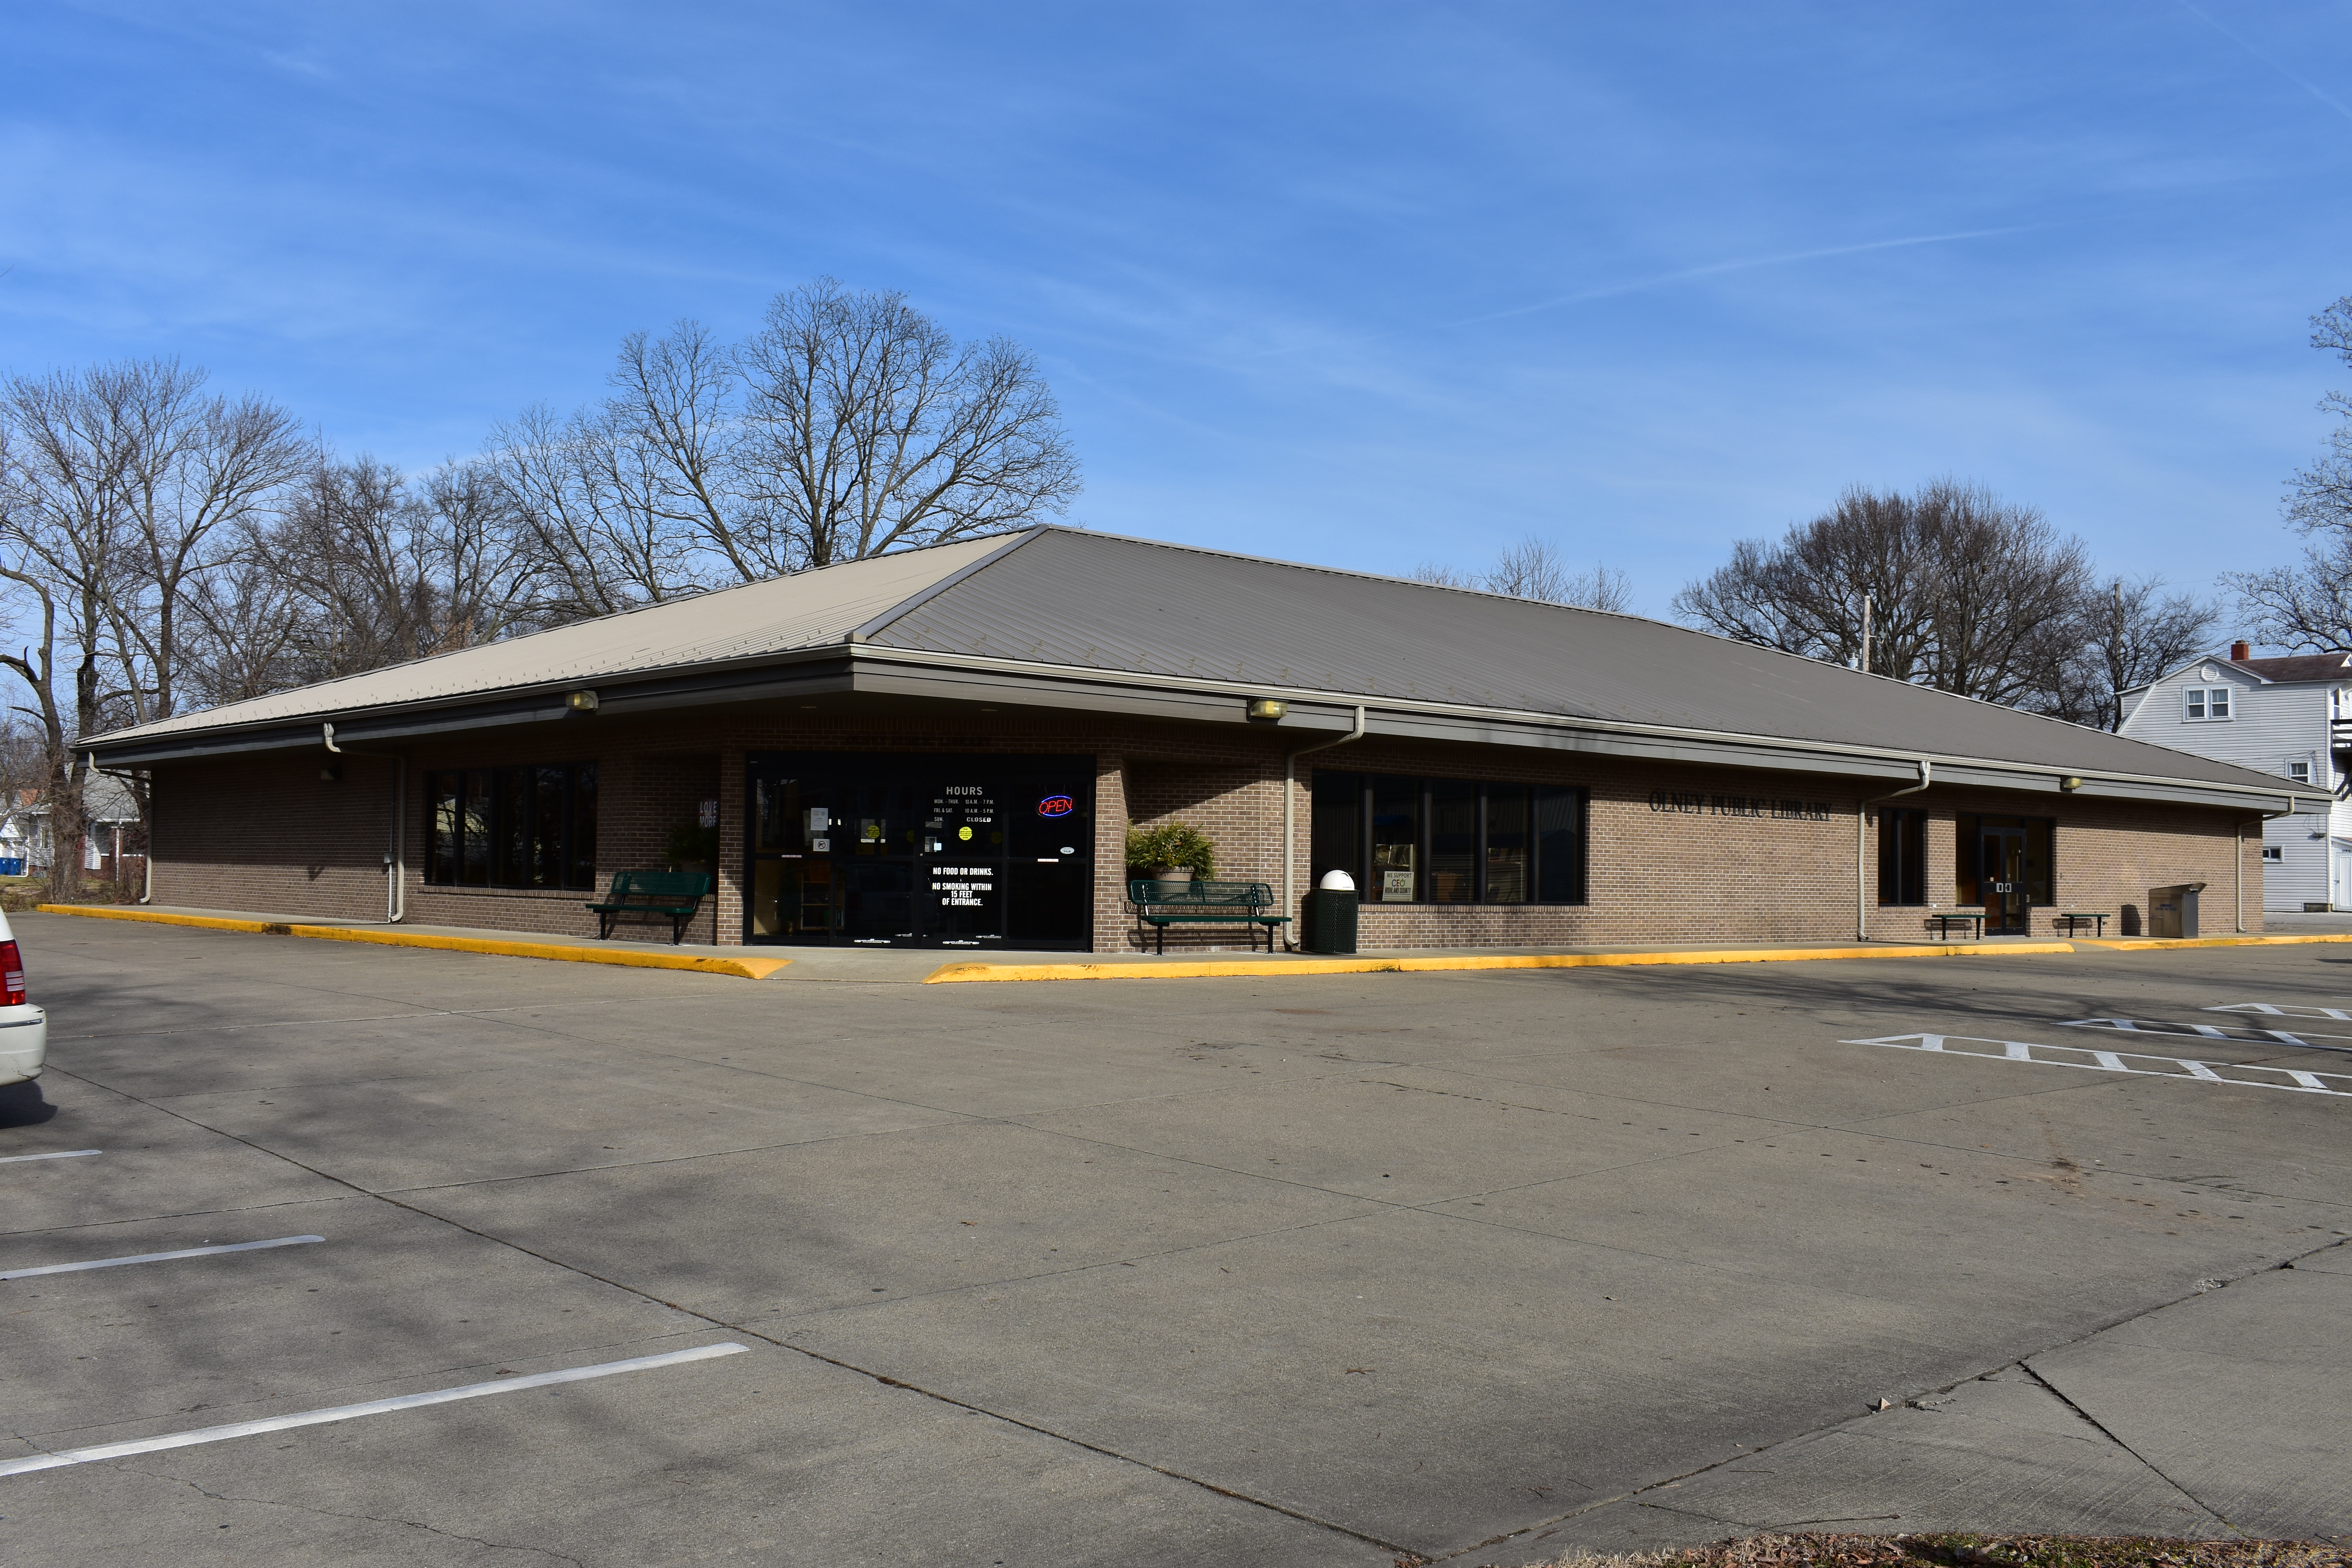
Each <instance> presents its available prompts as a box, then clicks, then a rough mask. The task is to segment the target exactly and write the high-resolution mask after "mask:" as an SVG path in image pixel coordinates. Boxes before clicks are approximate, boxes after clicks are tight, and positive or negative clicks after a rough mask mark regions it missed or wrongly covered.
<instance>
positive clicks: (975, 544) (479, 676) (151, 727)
mask: <svg viewBox="0 0 2352 1568" xmlns="http://www.w3.org/2000/svg"><path fill="white" fill-rule="evenodd" d="M1006 543H1007V541H1006V540H1005V539H1003V538H1002V537H999V538H993V539H975V540H971V541H967V542H963V543H961V544H943V545H940V546H938V547H937V548H935V549H931V550H909V551H904V552H900V553H898V554H895V555H877V556H875V557H874V558H872V559H871V560H866V561H853V562H849V563H845V564H843V565H839V566H828V567H824V568H823V569H822V570H819V571H815V572H803V573H800V574H797V575H795V576H791V577H779V578H776V579H774V580H773V581H772V582H767V583H753V584H748V585H746V586H744V587H740V588H728V589H724V590H722V591H720V592H719V593H716V594H704V595H698V596H697V597H695V598H691V599H678V600H673V601H672V602H670V603H668V604H664V605H647V606H646V607H645V608H643V609H637V610H629V611H626V612H625V613H623V614H621V615H617V616H600V617H598V618H597V619H595V620H593V621H582V622H579V623H577V624H576V625H572V626H559V627H557V628H556V629H555V630H553V631H550V632H536V633H533V634H532V635H530V636H529V637H509V638H508V639H506V640H505V641H503V642H494V643H487V644H484V645H483V646H482V647H469V648H461V649H459V650H458V651H457V652H455V653H445V654H437V655H436V656H434V657H433V658H420V659H415V660H414V661H412V662H410V663H407V664H395V665H393V666H391V667H390V668H384V669H372V670H369V671H368V672H367V673H366V674H364V675H351V676H345V677H344V678H343V679H341V680H323V681H320V683H318V684H317V685H315V686H303V687H298V688H296V689H294V690H291V691H280V692H278V693H277V694H276V695H274V696H269V697H257V698H255V699H254V700H251V701H249V702H232V703H230V704H228V705H227V706H226V707H222V708H212V709H207V710H205V711H204V712H201V713H187V714H182V715H181V716H179V717H178V718H174V719H166V720H163V721H160V722H157V723H153V724H146V725H142V726H141V727H140V728H138V729H135V730H123V731H116V732H115V733H113V734H111V735H107V736H103V737H99V739H102V740H104V741H107V742H122V741H131V740H138V741H144V740H149V739H152V738H158V737H162V736H166V735H180V734H193V733H197V732H200V731H206V730H216V729H226V728H230V727H235V726H243V725H252V724H272V723H285V722H292V721H299V720H303V719H313V718H315V719H319V720H322V721H324V720H331V719H337V718H340V717H342V716H343V715H346V714H351V713H359V712H365V711H367V710H370V709H375V708H386V707H394V706H398V705H402V704H408V703H416V702H431V701H445V700H450V699H453V698H464V697H477V696H481V697H487V696H490V695H492V694H494V693H498V692H504V691H513V690H516V689H521V688H526V687H543V686H548V685H552V684H559V683H565V682H575V683H582V684H585V683H588V682H593V681H596V680H606V679H614V678H616V677H621V676H629V675H644V674H650V673H653V672H655V671H658V670H666V669H678V668H689V667H692V666H695V665H701V664H715V663H719V662H723V661H727V660H731V659H742V658H756V657H757V656H759V655H761V654H781V653H790V652H793V651H794V650H796V649H800V648H808V647H823V646H824V645H826V644H829V643H837V642H840V641H842V640H843V639H844V638H845V637H847V636H848V635H849V634H850V633H851V632H852V631H855V630H856V628H857V627H858V626H862V625H864V624H865V623H866V621H868V620H871V619H873V618H874V617H875V616H879V615H881V614H882V613H884V612H885V611H887V610H889V609H891V608H893V607H895V606H897V605H903V604H905V603H906V602H907V601H908V599H910V598H914V597H916V596H917V595H920V594H921V593H923V592H924V591H925V590H926V589H929V588H931V587H934V586H936V585H937V584H939V583H940V582H941V581H943V580H945V579H946V578H949V577H951V576H953V575H954V574H956V573H958V572H960V571H961V570H962V569H963V568H965V567H966V566H969V565H971V563H974V562H976V561H980V560H982V559H984V558H985V557H986V556H987V555H988V554H989V552H992V551H996V550H1002V549H1003V548H1004V547H1005V545H1006Z"/></svg>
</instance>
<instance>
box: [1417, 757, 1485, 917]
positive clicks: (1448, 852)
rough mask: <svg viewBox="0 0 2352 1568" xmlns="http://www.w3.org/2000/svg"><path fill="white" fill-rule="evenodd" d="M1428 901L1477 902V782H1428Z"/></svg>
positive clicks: (1434, 902) (1449, 780) (1448, 780)
mask: <svg viewBox="0 0 2352 1568" xmlns="http://www.w3.org/2000/svg"><path fill="white" fill-rule="evenodd" d="M1428 894H1429V901H1430V902H1431V903H1433V904H1471V903H1475V902H1477V901H1478V785H1477V784H1475V783H1473V782H1472V781H1470V780H1468V779H1432V780H1430V781H1429V888H1428Z"/></svg>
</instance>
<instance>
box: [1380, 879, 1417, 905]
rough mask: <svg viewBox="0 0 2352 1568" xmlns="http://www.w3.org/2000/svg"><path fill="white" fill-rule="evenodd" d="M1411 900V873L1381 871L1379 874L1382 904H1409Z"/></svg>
mask: <svg viewBox="0 0 2352 1568" xmlns="http://www.w3.org/2000/svg"><path fill="white" fill-rule="evenodd" d="M1397 900H1405V901H1407V902H1411V901H1412V872H1410V871H1383V872H1381V901H1382V902H1383V903H1394V902H1396V901H1397Z"/></svg>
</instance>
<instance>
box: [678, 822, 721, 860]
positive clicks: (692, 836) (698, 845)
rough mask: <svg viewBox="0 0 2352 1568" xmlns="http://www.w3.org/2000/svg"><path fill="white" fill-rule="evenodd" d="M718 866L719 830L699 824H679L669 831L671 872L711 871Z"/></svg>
mask: <svg viewBox="0 0 2352 1568" xmlns="http://www.w3.org/2000/svg"><path fill="white" fill-rule="evenodd" d="M718 865H719V829H718V828H716V827H705V826H702V825H701V824H699V823H694V822H681V823H679V824H678V825H677V826H676V827H675V828H673V829H671V830H670V836H669V868H670V869H671V870H673V871H706V872H707V871H711V870H715V869H717V868H718Z"/></svg>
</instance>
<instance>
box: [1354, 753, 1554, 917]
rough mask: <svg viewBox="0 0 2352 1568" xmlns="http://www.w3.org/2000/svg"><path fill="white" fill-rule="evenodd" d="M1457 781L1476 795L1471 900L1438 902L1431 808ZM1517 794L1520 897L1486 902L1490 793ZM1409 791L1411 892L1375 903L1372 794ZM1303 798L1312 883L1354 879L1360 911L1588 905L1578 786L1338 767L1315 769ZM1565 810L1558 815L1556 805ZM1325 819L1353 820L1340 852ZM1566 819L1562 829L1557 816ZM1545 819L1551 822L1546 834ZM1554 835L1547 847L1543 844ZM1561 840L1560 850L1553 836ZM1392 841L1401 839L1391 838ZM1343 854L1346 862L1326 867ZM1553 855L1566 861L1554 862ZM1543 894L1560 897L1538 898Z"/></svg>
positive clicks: (1490, 896)
mask: <svg viewBox="0 0 2352 1568" xmlns="http://www.w3.org/2000/svg"><path fill="white" fill-rule="evenodd" d="M1464 784H1468V785H1471V786H1473V787H1474V788H1475V791H1476V795H1475V810H1474V820H1475V824H1476V826H1475V829H1474V830H1473V831H1474V837H1475V844H1474V845H1473V847H1472V848H1471V851H1470V856H1471V877H1470V883H1471V886H1470V897H1469V898H1467V899H1457V900H1446V901H1444V902H1440V901H1439V900H1436V899H1434V898H1433V897H1432V896H1431V894H1432V891H1433V888H1432V882H1433V875H1434V870H1435V868H1434V867H1433V864H1432V848H1433V838H1434V837H1435V834H1436V825H1435V816H1436V811H1435V805H1436V799H1435V797H1436V793H1437V789H1438V786H1440V785H1445V786H1449V789H1458V788H1459V787H1460V786H1462V785H1464ZM1497 791H1501V792H1504V793H1507V794H1518V795H1523V796H1524V797H1525V798H1526V800H1527V811H1526V814H1525V816H1526V821H1525V824H1524V826H1523V827H1522V829H1521V830H1520V836H1521V837H1523V838H1524V840H1525V843H1524V846H1523V848H1522V850H1521V853H1522V854H1523V855H1524V857H1525V859H1524V867H1525V869H1524V871H1523V873H1522V876H1523V880H1524V882H1525V886H1526V896H1525V897H1524V898H1519V899H1512V900H1496V899H1495V898H1494V897H1493V893H1494V887H1493V883H1492V879H1491V878H1490V876H1489V872H1490V869H1491V866H1492V855H1493V852H1494V849H1495V846H1494V845H1493V844H1492V843H1491V842H1490V837H1491V833H1492V826H1493V821H1494V813H1493V811H1492V805H1493V801H1494V797H1495V795H1496V792H1497ZM1408 792H1409V793H1410V796H1411V798H1412V801H1413V806H1414V816H1415V819H1416V820H1415V821H1414V823H1413V826H1412V840H1411V847H1412V861H1413V864H1412V879H1413V891H1412V897H1411V898H1410V899H1380V898H1375V897H1373V896H1371V895H1372V894H1373V893H1374V891H1375V882H1374V879H1375V878H1376V877H1378V876H1379V875H1380V871H1379V870H1376V869H1375V868H1374V867H1373V861H1372V851H1373V834H1374V824H1373V802H1374V800H1375V798H1376V796H1377V797H1379V798H1385V799H1388V800H1391V801H1393V800H1395V799H1397V798H1400V797H1402V796H1403V795H1407V794H1408ZM1307 794H1308V799H1309V802H1310V805H1311V808H1312V809H1313V812H1314V817H1313V821H1312V822H1311V824H1310V826H1309V832H1308V837H1307V856H1308V865H1309V867H1310V868H1311V870H1312V873H1313V876H1314V877H1315V878H1316V879H1320V878H1321V877H1322V875H1323V873H1324V872H1326V871H1328V870H1341V871H1345V872H1347V873H1348V874H1349V876H1351V877H1353V878H1354V879H1356V887H1357V889H1358V892H1359V893H1360V895H1361V896H1362V897H1363V900H1364V903H1365V905H1366V906H1367V907H1370V906H1375V905H1376V906H1379V907H1381V908H1395V907H1400V906H1402V907H1409V908H1415V909H1454V908H1462V907H1465V906H1476V907H1480V908H1486V909H1502V910H1517V909H1537V908H1541V909H1581V908H1585V907H1587V906H1589V905H1590V904H1591V806H1592V792H1591V790H1589V789H1587V788H1585V787H1584V786H1582V785H1580V784H1527V783H1519V782H1503V781H1497V780H1488V779H1465V778H1462V777H1459V776H1454V777H1446V776H1426V777H1424V776H1420V775H1411V774H1402V773H1358V772H1354V771H1350V770H1344V769H1331V768H1318V769H1316V770H1315V772H1314V774H1313V776H1312V777H1311V778H1310V779H1309V780H1308V784H1307ZM1563 806H1565V807H1566V808H1567V809H1566V810H1565V812H1563V811H1562V810H1561V809H1560V808H1561V807H1563ZM1327 814H1328V815H1330V816H1339V815H1340V814H1349V815H1350V816H1352V818H1353V820H1352V822H1351V823H1349V825H1348V827H1347V828H1346V829H1345V830H1344V831H1345V834H1346V837H1349V839H1351V840H1352V843H1351V844H1349V846H1348V847H1347V848H1346V849H1345V850H1344V851H1343V850H1340V849H1339V846H1338V845H1337V844H1336V843H1335V842H1334V839H1335V837H1336V835H1335V834H1334V833H1333V832H1329V831H1327V828H1328V826H1330V825H1329V824H1328V823H1327V820H1326V817H1327ZM1560 816H1567V817H1568V818H1569V821H1568V823H1567V825H1566V826H1560V825H1559V822H1558V819H1559V817H1560ZM1548 821H1550V822H1552V823H1553V826H1551V828H1550V831H1549V834H1548V833H1547V831H1546V824H1547V822H1548ZM1547 837H1552V838H1554V840H1555V842H1554V844H1553V846H1552V847H1551V848H1550V849H1549V850H1548V849H1547V848H1546V847H1545V843H1544V840H1545V839H1546V838H1547ZM1560 837H1566V838H1567V839H1568V843H1567V845H1566V846H1565V847H1562V846H1561V845H1559V843H1558V839H1559V838H1560ZM1397 842H1400V843H1402V842H1403V841H1402V840H1398V841H1397ZM1343 854H1344V856H1345V863H1340V864H1332V863H1330V862H1335V861H1339V860H1340V858H1341V856H1342V855H1343ZM1554 857H1559V858H1562V859H1564V860H1565V862H1566V863H1565V864H1556V863H1554V860H1553V858H1554ZM1548 890H1549V891H1553V892H1558V893H1562V894H1564V895H1565V896H1561V897H1551V898H1547V897H1545V896H1544V895H1545V893H1546V892H1547V891H1548Z"/></svg>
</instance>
